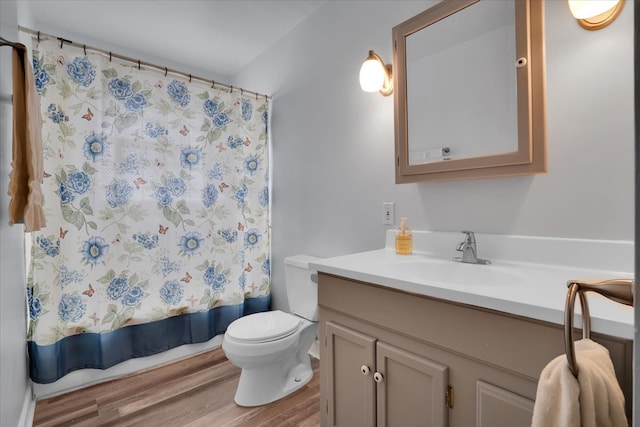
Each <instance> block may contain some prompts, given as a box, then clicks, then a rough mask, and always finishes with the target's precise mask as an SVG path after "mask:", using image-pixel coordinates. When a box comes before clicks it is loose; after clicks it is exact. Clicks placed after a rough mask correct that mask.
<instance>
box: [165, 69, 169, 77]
mask: <svg viewBox="0 0 640 427" xmlns="http://www.w3.org/2000/svg"><path fill="white" fill-rule="evenodd" d="M168 72H169V70H168V69H167V67H164V76H165V77H167V73H168Z"/></svg>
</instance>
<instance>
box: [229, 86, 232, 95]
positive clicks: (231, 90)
mask: <svg viewBox="0 0 640 427" xmlns="http://www.w3.org/2000/svg"><path fill="white" fill-rule="evenodd" d="M229 93H233V85H231V90H230V91H229Z"/></svg>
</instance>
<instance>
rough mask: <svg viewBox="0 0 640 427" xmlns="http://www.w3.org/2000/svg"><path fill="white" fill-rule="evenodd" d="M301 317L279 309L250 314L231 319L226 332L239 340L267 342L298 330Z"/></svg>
mask: <svg viewBox="0 0 640 427" xmlns="http://www.w3.org/2000/svg"><path fill="white" fill-rule="evenodd" d="M300 323H301V319H300V318H299V317H297V316H294V315H292V314H289V313H285V312H283V311H280V310H274V311H266V312H262V313H255V314H250V315H248V316H244V317H241V318H239V319H237V320H235V321H233V322H232V323H231V324H230V325H229V327H228V328H227V332H226V334H227V335H228V336H229V337H230V338H232V339H234V340H236V341H239V342H255V343H258V342H269V341H275V340H278V339H281V338H284V337H287V336H289V335H291V334H293V333H294V332H296V331H297V330H298V328H299V327H300Z"/></svg>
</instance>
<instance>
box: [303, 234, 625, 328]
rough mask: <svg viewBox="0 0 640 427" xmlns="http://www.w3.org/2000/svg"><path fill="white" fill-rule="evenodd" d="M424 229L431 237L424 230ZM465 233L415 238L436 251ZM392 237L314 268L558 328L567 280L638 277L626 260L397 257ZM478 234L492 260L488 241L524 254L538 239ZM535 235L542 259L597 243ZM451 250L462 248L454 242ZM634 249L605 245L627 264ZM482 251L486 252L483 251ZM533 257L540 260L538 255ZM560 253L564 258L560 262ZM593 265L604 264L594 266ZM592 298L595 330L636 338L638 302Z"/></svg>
mask: <svg viewBox="0 0 640 427" xmlns="http://www.w3.org/2000/svg"><path fill="white" fill-rule="evenodd" d="M420 233H425V234H423V235H420ZM460 236H461V235H460V234H459V233H455V234H453V233H433V232H418V236H417V237H418V238H417V239H416V232H414V247H415V244H416V240H417V243H418V247H419V248H421V249H431V250H432V249H434V247H429V246H430V245H431V246H433V245H434V242H436V243H435V246H438V245H441V246H446V245H442V243H443V242H446V243H449V241H451V239H452V238H453V239H454V240H455V239H457V240H461V238H460ZM392 238H393V234H391V233H388V236H387V247H385V248H384V249H379V250H374V251H369V252H361V253H356V254H352V255H344V256H338V257H334V258H325V259H317V260H315V261H312V262H311V264H310V268H312V269H315V270H318V271H319V272H324V273H328V274H333V275H337V276H342V277H346V278H349V279H354V280H359V281H363V282H368V283H372V284H376V285H380V286H384V287H388V288H392V289H397V290H401V291H406V292H410V293H414V294H418V295H424V296H429V297H434V298H440V299H444V300H448V301H452V302H458V303H463V304H469V305H473V306H477V307H483V308H488V309H493V310H498V311H501V312H505V313H510V314H515V315H519V316H525V317H529V318H533V319H538V320H543V321H547V322H551V323H556V324H559V325H563V324H564V309H565V307H564V306H565V301H566V295H567V281H569V280H581V281H600V280H607V279H613V278H632V277H633V274H632V273H631V271H633V269H632V265H633V264H632V262H631V266H629V267H628V268H624V269H620V267H621V265H623V264H628V262H621V261H620V259H616V260H614V261H613V262H605V261H602V262H599V263H597V264H594V263H593V260H592V259H590V260H589V262H588V265H587V266H585V265H579V264H580V262H567V264H569V265H553V264H541V263H537V262H523V261H521V260H518V261H514V260H510V259H495V258H490V259H491V261H492V264H491V265H473V264H463V263H459V262H453V261H451V256H455V255H456V252H455V251H450V252H449V253H445V255H447V256H441V255H440V254H438V255H434V254H433V253H430V252H421V251H415V250H414V254H412V255H397V254H396V253H395V250H394V249H393V248H392V247H390V246H391V245H390V241H392V240H393V239H392ZM476 238H477V241H478V256H479V257H480V258H488V256H486V255H487V254H497V252H496V251H495V250H493V249H491V248H488V247H486V246H482V243H483V241H485V242H487V243H490V244H496V243H497V244H498V245H500V244H501V243H504V242H501V240H502V239H503V238H506V239H510V244H511V245H512V246H515V247H514V250H517V252H518V253H522V251H519V249H520V248H519V245H522V244H525V245H530V244H531V240H532V239H531V238H522V239H520V240H518V239H519V238H518V237H516V238H515V240H516V243H515V244H514V237H513V236H509V237H507V236H496V235H484V236H482V235H476ZM425 239H427V240H429V241H430V244H428V245H423V244H422V243H423V242H424V240H425ZM533 240H535V242H534V243H535V245H536V246H539V247H542V248H543V249H545V251H544V252H545V253H544V256H543V258H544V257H548V256H549V251H553V250H554V249H553V248H557V247H560V248H561V249H562V250H566V246H567V245H569V246H570V247H572V251H573V250H579V249H576V245H579V246H584V245H582V244H587V245H591V246H589V248H590V249H592V247H593V245H594V241H580V240H571V241H569V242H568V243H567V241H566V240H565V241H563V242H559V241H558V240H557V239H544V238H539V239H536V238H533ZM437 241H439V242H437ZM611 245H615V246H616V247H617V249H615V248H613V249H612V246H611ZM545 246H546V247H545ZM596 246H597V245H596ZM446 247H448V248H455V244H454V245H450V246H446ZM629 247H630V248H631V253H633V244H630V245H629V242H603V246H602V249H603V251H605V252H607V253H609V254H610V253H611V251H612V250H613V251H614V252H616V250H617V251H618V252H616V253H622V258H624V260H623V261H628V260H632V255H631V256H630V257H627V256H626V255H628V254H627V252H629ZM481 248H483V249H484V250H486V252H485V253H483V252H482V251H481ZM439 249H441V248H439ZM449 255H451V256H449ZM483 255H484V256H483ZM505 257H506V256H505ZM511 258H515V257H511ZM531 258H532V259H534V260H536V261H539V259H535V257H533V256H532V257H531ZM558 258H562V256H559V257H556V258H555V259H558ZM627 258H628V260H627ZM583 264H584V263H583ZM593 266H597V267H603V268H597V269H593V268H587V267H593ZM612 266H613V267H616V270H615V271H614V270H612V269H611V267H612ZM586 295H587V299H588V302H589V309H590V312H591V330H592V331H593V332H599V333H603V334H607V335H612V336H617V337H621V338H628V339H633V336H634V325H633V307H629V306H626V305H623V304H619V303H616V302H614V301H611V300H609V299H607V298H605V297H603V296H601V295H598V294H596V293H593V292H589V293H587V294H586ZM575 313H580V304H579V302H576V305H575ZM581 322H582V319H581V318H580V316H579V315H577V314H576V317H575V320H574V324H575V325H581Z"/></svg>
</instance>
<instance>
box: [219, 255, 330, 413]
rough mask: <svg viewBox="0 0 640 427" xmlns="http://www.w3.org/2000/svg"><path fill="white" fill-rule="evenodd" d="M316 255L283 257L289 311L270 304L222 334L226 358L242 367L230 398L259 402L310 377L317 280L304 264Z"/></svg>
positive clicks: (279, 395) (245, 403)
mask: <svg viewBox="0 0 640 427" xmlns="http://www.w3.org/2000/svg"><path fill="white" fill-rule="evenodd" d="M313 259H315V258H314V257H310V256H307V255H296V256H292V257H288V258H286V259H285V271H286V275H285V276H286V277H285V280H286V288H287V297H288V299H289V307H290V309H291V311H292V312H291V313H285V312H284V311H280V310H274V311H267V312H263V313H255V314H251V315H248V316H244V317H241V318H239V319H237V320H235V321H234V322H232V323H231V324H230V325H229V327H228V328H227V331H226V332H225V334H224V339H223V341H222V349H223V350H224V352H225V355H226V356H227V359H229V361H230V362H231V363H232V364H234V365H235V366H237V367H239V368H241V369H242V371H241V373H240V381H239V383H238V388H237V389H236V394H235V398H234V400H235V402H236V404H238V405H240V406H260V405H265V404H267V403H271V402H274V401H276V400H278V399H281V398H283V397H284V396H287V395H288V394H291V393H293V392H294V391H296V390H298V389H300V388H301V387H303V386H304V385H305V384H307V383H308V382H309V381H311V378H313V370H312V369H311V361H310V358H309V354H308V351H309V349H310V347H311V345H312V344H313V342H314V340H315V338H316V334H317V330H318V324H317V318H318V317H317V289H316V287H317V285H316V283H315V282H314V280H313V279H314V278H315V275H313V276H314V277H313V278H312V274H311V273H312V272H311V271H310V270H309V262H310V261H312V260H313Z"/></svg>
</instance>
